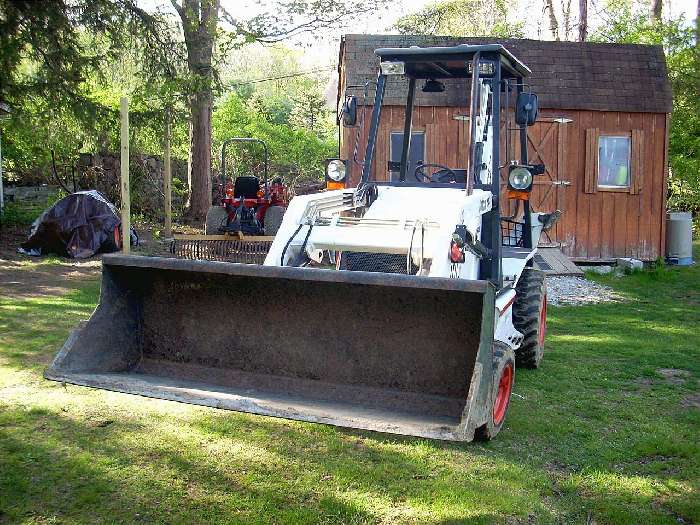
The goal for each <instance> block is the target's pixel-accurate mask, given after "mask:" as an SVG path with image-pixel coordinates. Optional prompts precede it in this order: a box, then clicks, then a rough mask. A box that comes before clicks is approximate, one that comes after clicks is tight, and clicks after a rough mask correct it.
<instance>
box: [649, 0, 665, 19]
mask: <svg viewBox="0 0 700 525" xmlns="http://www.w3.org/2000/svg"><path fill="white" fill-rule="evenodd" d="M663 5H664V4H663V0H651V16H653V17H654V19H655V20H661V9H662V8H663Z"/></svg>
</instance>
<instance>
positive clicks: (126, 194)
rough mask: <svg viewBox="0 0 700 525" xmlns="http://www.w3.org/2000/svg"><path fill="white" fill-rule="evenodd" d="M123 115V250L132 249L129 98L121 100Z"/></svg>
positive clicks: (128, 250)
mask: <svg viewBox="0 0 700 525" xmlns="http://www.w3.org/2000/svg"><path fill="white" fill-rule="evenodd" d="M120 116H121V166H120V167H121V195H122V251H123V252H124V253H125V254H126V255H129V252H130V251H131V194H130V191H131V190H130V188H129V100H128V99H127V98H126V97H122V98H121V101H120Z"/></svg>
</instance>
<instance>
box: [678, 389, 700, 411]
mask: <svg viewBox="0 0 700 525" xmlns="http://www.w3.org/2000/svg"><path fill="white" fill-rule="evenodd" d="M681 406H682V407H683V408H697V409H698V410H700V392H696V393H695V394H691V395H689V396H688V397H685V398H683V400H682V401H681Z"/></svg>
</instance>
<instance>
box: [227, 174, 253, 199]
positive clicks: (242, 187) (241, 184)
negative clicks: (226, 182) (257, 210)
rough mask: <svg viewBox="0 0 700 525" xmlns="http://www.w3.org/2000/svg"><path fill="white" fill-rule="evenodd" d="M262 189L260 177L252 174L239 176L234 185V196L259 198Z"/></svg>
mask: <svg viewBox="0 0 700 525" xmlns="http://www.w3.org/2000/svg"><path fill="white" fill-rule="evenodd" d="M258 190H260V179H258V178H257V177H254V176H252V175H245V176H241V177H238V178H237V179H236V183H235V184H234V185H233V196H234V198H240V197H243V198H244V199H257V198H258Z"/></svg>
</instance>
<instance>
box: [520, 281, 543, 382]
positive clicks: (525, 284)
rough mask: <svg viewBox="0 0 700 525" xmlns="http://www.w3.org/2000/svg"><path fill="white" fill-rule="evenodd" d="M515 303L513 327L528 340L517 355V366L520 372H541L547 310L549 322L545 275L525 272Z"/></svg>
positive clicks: (525, 340) (523, 343)
mask: <svg viewBox="0 0 700 525" xmlns="http://www.w3.org/2000/svg"><path fill="white" fill-rule="evenodd" d="M515 291H516V293H517V296H516V299H515V303H514V304H513V326H515V328H516V330H518V331H519V332H520V333H522V334H523V336H524V339H523V342H522V344H521V345H520V347H519V348H518V349H517V350H516V351H515V362H516V364H517V365H518V368H537V367H538V366H540V362H541V361H542V356H543V355H544V339H543V340H542V343H541V344H540V330H545V332H546V325H545V326H544V327H543V326H541V323H540V319H541V318H542V315H543V312H542V309H543V308H544V309H545V311H544V316H545V320H546V308H547V281H546V278H545V275H544V272H542V271H541V270H535V269H534V268H525V270H523V274H522V275H521V276H520V280H519V281H518V284H517V286H516V287H515Z"/></svg>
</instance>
